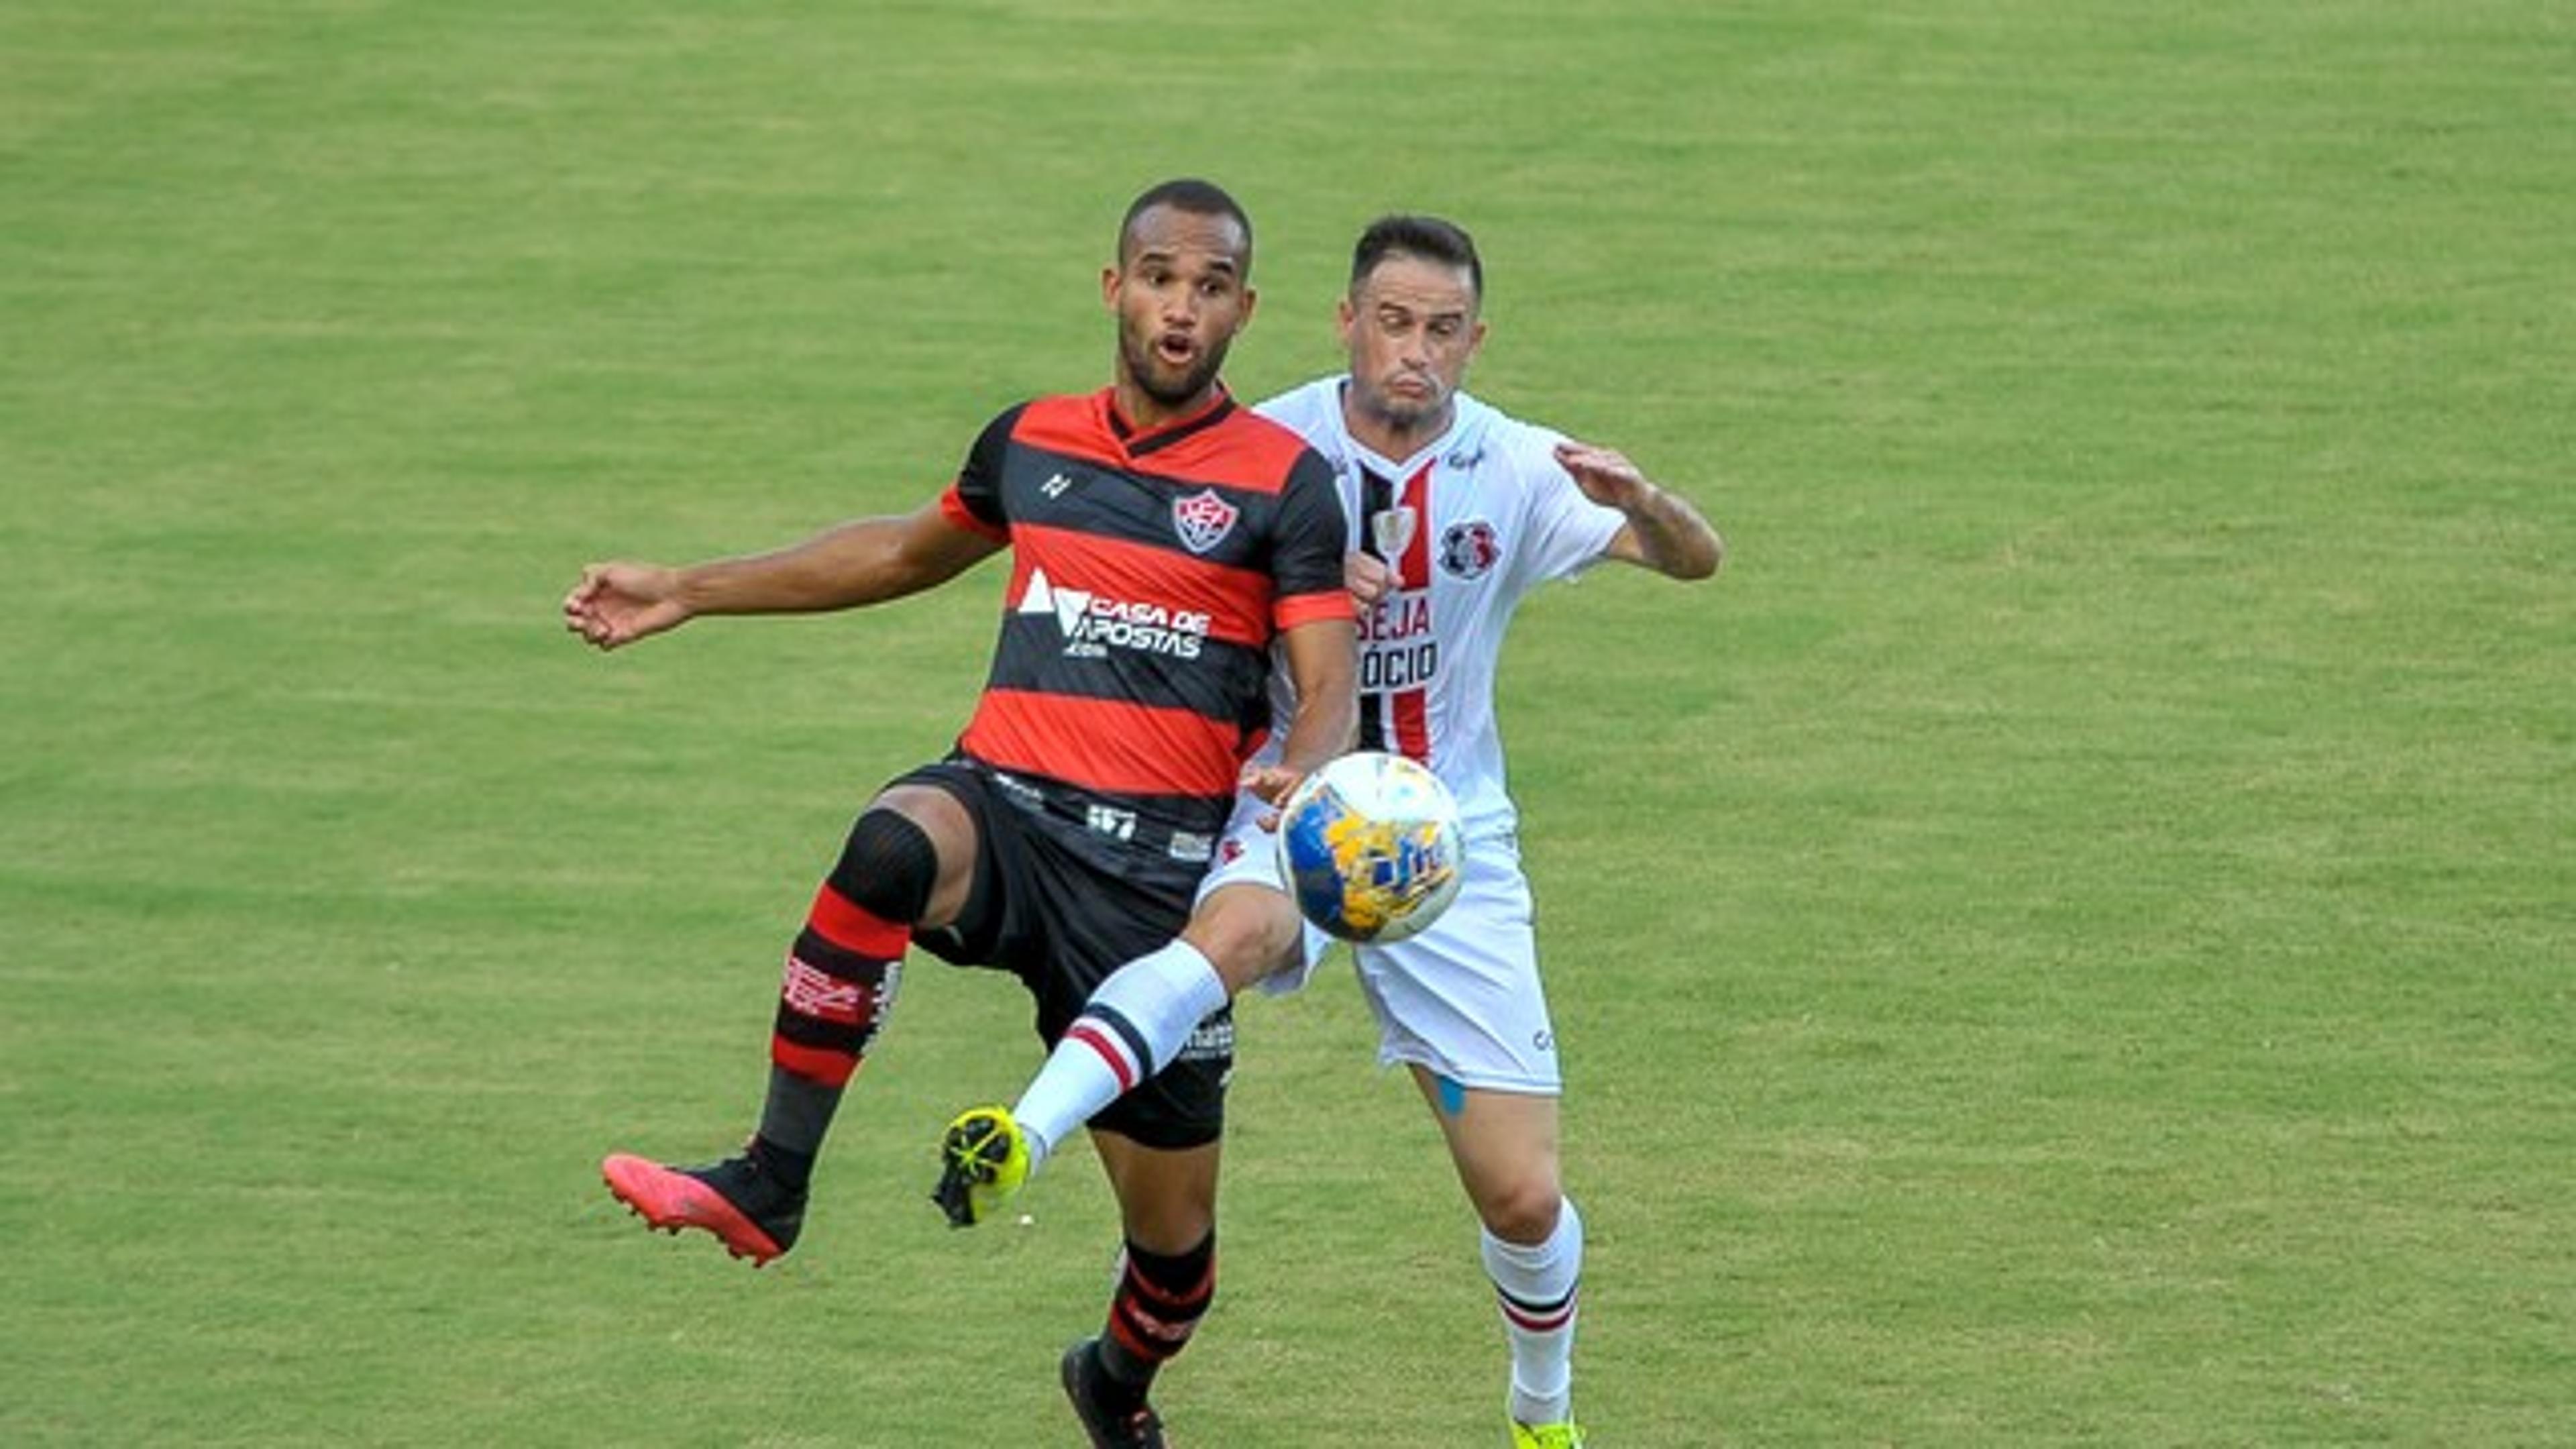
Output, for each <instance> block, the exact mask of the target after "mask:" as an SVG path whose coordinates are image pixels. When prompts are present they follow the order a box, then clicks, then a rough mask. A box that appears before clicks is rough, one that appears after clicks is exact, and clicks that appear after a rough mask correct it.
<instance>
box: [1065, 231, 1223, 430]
mask: <svg viewBox="0 0 2576 1449" xmlns="http://www.w3.org/2000/svg"><path fill="white" fill-rule="evenodd" d="M1250 250H1251V247H1250V239H1249V238H1248V237H1246V236H1245V235H1244V233H1243V228H1242V227H1241V226H1240V225H1239V224H1237V223H1236V221H1235V220H1234V218H1232V217H1230V216H1210V215H1204V214H1201V213H1199V212H1193V211H1182V210H1179V209H1178V208H1175V207H1169V206H1157V207H1154V208H1152V209H1150V210H1148V211H1147V212H1145V213H1144V214H1143V215H1142V216H1139V217H1137V218H1136V224H1135V225H1134V226H1132V227H1130V228H1128V231H1127V235H1126V237H1125V239H1124V241H1123V243H1122V245H1121V246H1120V248H1119V252H1120V255H1119V259H1118V265H1117V266H1115V267H1112V268H1109V269H1108V270H1106V271H1103V272H1102V273H1101V274H1100V293H1101V296H1102V298H1103V299H1104V300H1106V301H1107V302H1108V304H1109V307H1110V309H1111V310H1112V311H1114V312H1116V313H1117V314H1118V377H1119V380H1120V381H1121V382H1122V383H1126V384H1129V385H1131V386H1132V387H1133V388H1134V389H1135V390H1136V391H1137V392H1138V393H1141V394H1142V395H1143V398H1144V400H1145V401H1147V402H1148V403H1150V404H1151V405H1152V406H1153V407H1154V408H1156V409H1159V410H1161V411H1164V412H1175V411H1180V410H1184V409H1187V408H1189V407H1190V406H1191V405H1193V404H1195V403H1196V402H1198V401H1199V400H1200V399H1201V398H1202V396H1203V395H1204V394H1205V393H1206V392H1207V390H1208V389H1209V388H1210V387H1211V386H1213V385H1214V384H1215V382H1216V377H1217V372H1218V370H1219V369H1220V368H1222V367H1224V366H1225V354H1226V349H1227V348H1229V347H1231V346H1233V345H1234V337H1235V334H1236V333H1238V332H1241V331H1242V330H1243V328H1244V325H1245V324H1246V323H1248V322H1250V321H1251V320H1252V306H1253V301H1254V298H1253V292H1252V288H1251V286H1250V285H1249V284H1248V283H1247V282H1246V281H1245V279H1244V273H1245V269H1246V268H1247V266H1248V265H1249V263H1250V260H1251V258H1250V255H1249V253H1250Z"/></svg>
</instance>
